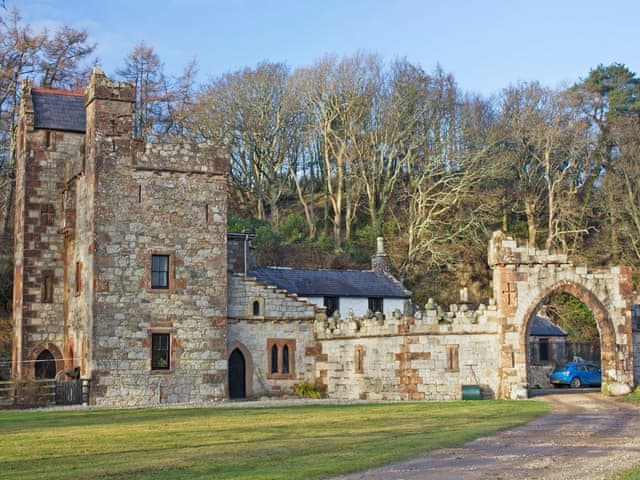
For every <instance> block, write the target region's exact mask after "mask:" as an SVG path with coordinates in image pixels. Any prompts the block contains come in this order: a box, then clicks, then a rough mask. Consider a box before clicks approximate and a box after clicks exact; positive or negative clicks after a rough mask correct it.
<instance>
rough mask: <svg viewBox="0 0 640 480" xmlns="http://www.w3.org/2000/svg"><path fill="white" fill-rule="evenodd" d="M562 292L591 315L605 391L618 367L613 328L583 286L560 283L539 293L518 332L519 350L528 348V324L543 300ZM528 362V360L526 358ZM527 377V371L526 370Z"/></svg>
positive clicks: (592, 294)
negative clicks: (597, 334) (572, 298)
mask: <svg viewBox="0 0 640 480" xmlns="http://www.w3.org/2000/svg"><path fill="white" fill-rule="evenodd" d="M558 292H564V293H568V294H570V295H572V296H573V297H575V298H576V299H578V300H579V301H580V302H582V303H583V304H584V305H585V306H586V307H587V308H588V309H589V311H590V312H591V313H592V315H593V317H594V318H595V320H596V324H597V326H598V332H599V336H600V361H601V367H602V384H603V389H606V385H609V384H611V383H613V382H616V381H617V376H614V377H609V374H610V373H611V372H613V371H617V369H618V367H617V366H616V362H615V351H616V344H615V341H616V338H615V337H616V336H615V331H614V328H613V324H612V323H611V320H610V318H609V316H608V313H607V310H606V308H605V306H604V305H603V304H602V302H601V301H600V300H599V299H598V298H597V296H596V295H595V294H594V293H593V292H591V291H590V290H587V289H586V288H585V287H584V286H583V285H580V284H577V283H574V282H570V281H561V282H558V283H557V284H556V285H553V286H551V287H547V288H546V289H545V290H544V291H542V292H540V293H539V295H538V298H536V299H534V300H533V301H532V303H531V304H530V306H529V308H528V309H527V311H526V313H525V315H524V323H523V328H522V330H521V332H520V349H521V350H523V351H524V352H526V351H527V348H528V342H529V339H528V332H529V328H530V324H531V322H532V320H533V318H534V316H535V315H536V312H537V311H538V310H539V308H540V306H541V305H542V304H543V303H544V301H545V299H546V298H548V297H549V296H550V295H551V294H553V293H558ZM527 361H528V358H527ZM527 375H528V369H527ZM524 383H526V384H527V385H531V382H530V380H529V378H527V379H526V380H525V382H524Z"/></svg>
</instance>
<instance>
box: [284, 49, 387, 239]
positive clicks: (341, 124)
mask: <svg viewBox="0 0 640 480" xmlns="http://www.w3.org/2000/svg"><path fill="white" fill-rule="evenodd" d="M380 68H381V63H380V59H379V58H378V57H377V56H375V55H369V54H364V53H358V54H355V55H353V56H351V57H345V58H343V59H341V60H338V59H337V58H336V57H335V56H326V57H324V58H322V59H321V60H319V61H317V62H316V63H315V64H314V65H313V66H312V67H310V68H307V69H301V70H299V71H298V72H296V84H297V88H298V89H299V91H300V92H301V98H302V99H303V102H304V111H305V116H306V119H307V129H308V131H310V132H313V135H315V139H316V140H317V142H318V144H317V147H318V148H317V150H316V151H317V153H318V154H320V158H321V161H322V172H323V180H324V184H323V185H324V190H325V195H326V199H327V200H328V203H329V205H330V208H331V223H332V229H333V235H332V237H333V241H334V244H335V246H336V248H340V246H341V244H342V241H343V240H344V239H349V238H350V236H351V226H352V224H353V221H354V218H355V217H356V215H357V212H358V208H359V206H360V196H361V192H362V190H361V189H362V182H361V181H360V179H359V178H358V175H359V172H358V169H357V166H356V161H357V160H356V159H358V158H359V157H360V155H361V153H362V152H359V151H358V147H357V146H356V145H357V144H358V143H359V142H362V141H363V136H364V135H366V133H365V132H366V131H367V128H368V127H369V125H368V122H369V119H370V114H371V102H372V101H373V99H374V98H375V95H376V89H377V88H378V81H379V75H380Z"/></svg>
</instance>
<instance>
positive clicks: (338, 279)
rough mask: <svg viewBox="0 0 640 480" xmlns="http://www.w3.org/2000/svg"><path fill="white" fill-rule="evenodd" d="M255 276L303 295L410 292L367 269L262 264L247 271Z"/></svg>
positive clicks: (395, 294)
mask: <svg viewBox="0 0 640 480" xmlns="http://www.w3.org/2000/svg"><path fill="white" fill-rule="evenodd" d="M249 276H251V277H255V278H256V279H257V280H260V281H262V282H265V283H268V284H270V285H275V286H276V287H278V288H282V289H284V290H287V291H288V292H289V293H295V294H297V295H299V296H303V297H316V296H336V297H386V298H409V297H410V296H411V293H410V292H409V291H407V290H405V289H404V288H402V287H401V286H400V285H399V284H398V283H397V282H395V281H394V280H392V279H391V278H389V277H387V276H385V275H382V274H379V273H376V272H373V271H370V270H305V269H296V268H284V267H262V268H257V269H255V270H252V271H250V272H249Z"/></svg>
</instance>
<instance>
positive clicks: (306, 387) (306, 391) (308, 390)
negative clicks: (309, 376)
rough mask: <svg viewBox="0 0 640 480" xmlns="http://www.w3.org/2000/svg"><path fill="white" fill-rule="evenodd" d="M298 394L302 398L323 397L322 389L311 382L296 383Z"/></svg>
mask: <svg viewBox="0 0 640 480" xmlns="http://www.w3.org/2000/svg"><path fill="white" fill-rule="evenodd" d="M296 395H297V396H299V397H300V398H315V399H318V398H322V390H320V389H319V388H318V387H316V386H315V385H311V384H310V383H309V382H302V383H299V384H298V385H296Z"/></svg>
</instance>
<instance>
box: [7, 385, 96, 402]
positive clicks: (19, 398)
mask: <svg viewBox="0 0 640 480" xmlns="http://www.w3.org/2000/svg"><path fill="white" fill-rule="evenodd" d="M88 401H89V380H71V381H56V380H53V379H50V380H16V381H11V382H0V408H34V407H48V406H53V405H76V404H82V403H85V404H86V403H88Z"/></svg>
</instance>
